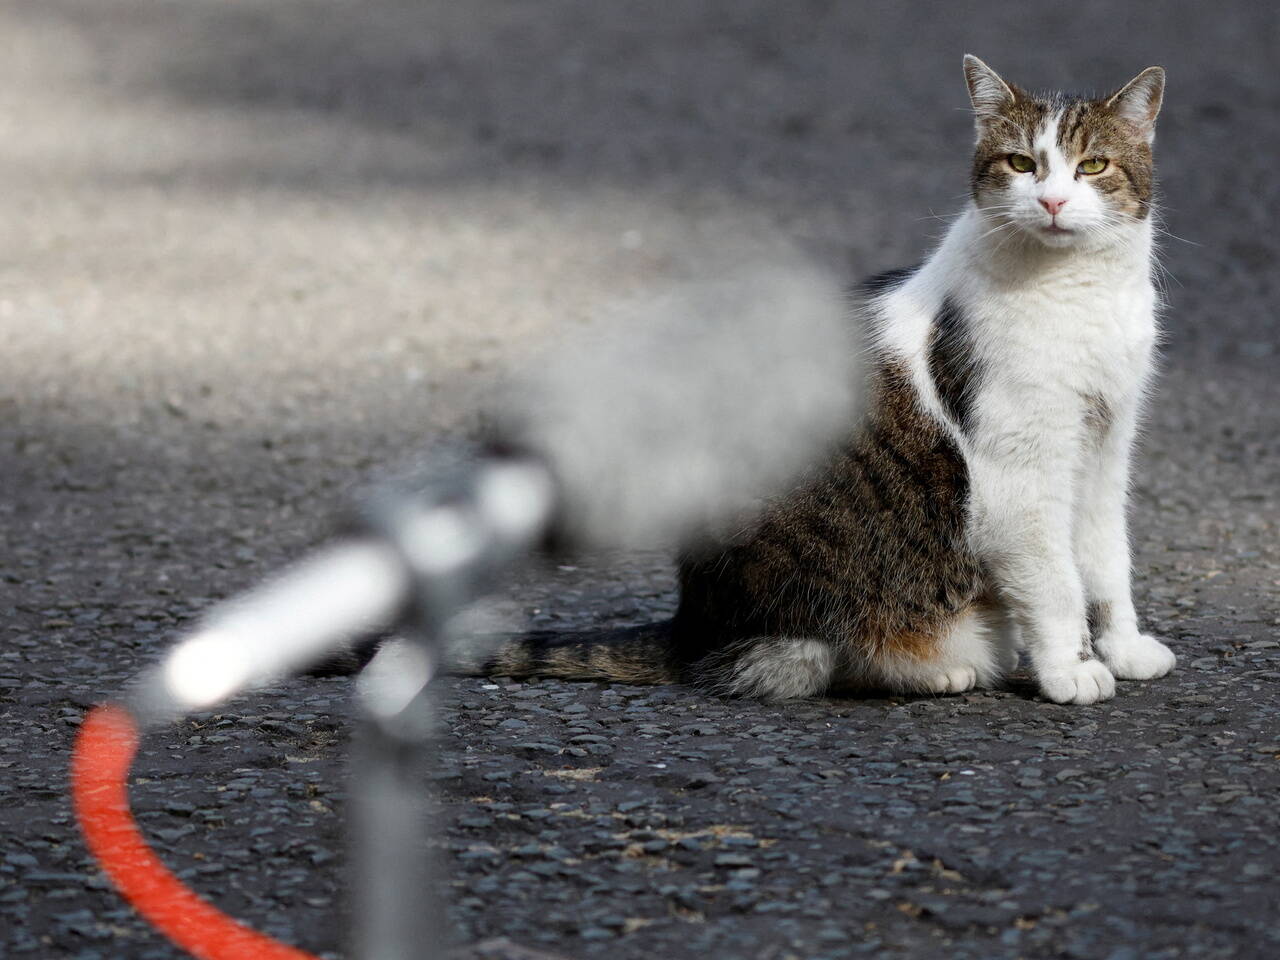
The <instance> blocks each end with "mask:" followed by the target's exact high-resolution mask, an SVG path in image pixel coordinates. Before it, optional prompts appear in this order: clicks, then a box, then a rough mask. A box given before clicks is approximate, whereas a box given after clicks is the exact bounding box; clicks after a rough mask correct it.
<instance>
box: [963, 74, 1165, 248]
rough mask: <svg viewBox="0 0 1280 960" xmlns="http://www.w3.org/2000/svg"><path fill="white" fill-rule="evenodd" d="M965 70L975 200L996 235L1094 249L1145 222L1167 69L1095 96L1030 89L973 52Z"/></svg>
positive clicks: (1054, 245)
mask: <svg viewBox="0 0 1280 960" xmlns="http://www.w3.org/2000/svg"><path fill="white" fill-rule="evenodd" d="M964 73H965V79H966V80H967V81H968V84H969V98H970V99H971V100H972V101H973V109H974V114H975V120H976V123H977V130H978V142H977V146H976V148H975V149H974V155H973V178H972V192H973V199H974V202H975V203H976V204H977V205H978V208H979V209H980V210H982V211H983V213H984V214H985V215H986V216H987V217H988V218H989V219H991V220H992V221H993V222H994V223H995V224H996V225H997V226H995V227H993V229H996V230H999V231H1000V233H1004V232H1006V231H1008V232H1017V233H1020V234H1022V235H1024V236H1031V237H1034V238H1035V239H1036V240H1038V241H1040V242H1041V243H1043V244H1045V245H1046V246H1051V247H1073V246H1096V245H1099V244H1105V243H1107V242H1109V241H1114V240H1117V239H1120V238H1121V237H1123V236H1124V235H1125V233H1126V232H1127V231H1126V227H1129V226H1132V225H1133V224H1136V223H1140V222H1141V221H1143V220H1144V219H1146V218H1147V216H1148V215H1149V214H1150V212H1151V188H1152V168H1151V142H1152V140H1153V139H1154V137H1155V123H1156V114H1157V113H1159V112H1160V101H1161V99H1162V97H1163V95H1164V70H1162V69H1161V68H1160V67H1148V68H1147V69H1146V70H1143V71H1142V72H1141V73H1140V74H1138V75H1137V76H1136V77H1134V78H1133V79H1132V80H1130V81H1129V82H1128V83H1127V84H1125V85H1124V86H1123V87H1121V88H1120V89H1119V90H1118V91H1116V92H1115V93H1112V94H1109V95H1107V96H1105V97H1100V98H1097V99H1090V98H1088V97H1076V96H1070V95H1066V94H1051V95H1035V94H1031V93H1027V92H1026V91H1024V90H1021V89H1019V88H1018V87H1016V86H1014V85H1013V84H1010V83H1006V82H1005V81H1004V80H1002V79H1001V78H1000V75H999V74H997V73H996V72H995V71H994V70H992V69H991V68H990V67H988V66H987V65H986V64H985V63H983V62H982V61H981V60H979V59H978V58H977V57H973V56H966V57H965V58H964Z"/></svg>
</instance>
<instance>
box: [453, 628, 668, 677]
mask: <svg viewBox="0 0 1280 960" xmlns="http://www.w3.org/2000/svg"><path fill="white" fill-rule="evenodd" d="M495 641H496V642H495ZM450 654H451V656H450V672H451V673H458V674H463V675H467V676H495V677H560V678H562V679H565V680H610V681H613V682H615V683H634V684H652V683H678V682H680V679H681V671H680V670H679V667H678V665H677V663H676V661H675V657H674V656H673V646H672V629H671V621H669V620H668V621H665V622H662V623H649V624H645V625H643V626H639V627H626V628H622V629H615V630H609V629H604V630H581V631H575V632H566V633H556V632H553V631H538V632H535V633H526V634H522V635H520V636H510V637H503V638H501V639H497V638H494V637H475V638H471V639H468V638H461V639H460V640H459V641H458V642H457V643H456V644H455V645H454V646H453V648H452V650H451V651H450Z"/></svg>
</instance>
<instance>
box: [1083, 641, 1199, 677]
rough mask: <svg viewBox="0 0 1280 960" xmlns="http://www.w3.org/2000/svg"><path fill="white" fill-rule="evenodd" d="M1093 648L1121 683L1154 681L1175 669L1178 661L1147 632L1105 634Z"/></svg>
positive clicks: (1171, 652)
mask: <svg viewBox="0 0 1280 960" xmlns="http://www.w3.org/2000/svg"><path fill="white" fill-rule="evenodd" d="M1094 649H1095V650H1096V651H1097V653H1098V656H1100V657H1102V659H1103V661H1104V662H1105V663H1106V665H1107V666H1108V667H1110V668H1111V672H1112V673H1113V674H1115V676H1116V678H1117V679H1119V680H1154V679H1155V678H1156V677H1163V676H1164V675H1165V674H1166V673H1168V672H1169V671H1170V670H1172V669H1173V666H1174V664H1175V663H1177V662H1178V658H1177V657H1175V656H1174V655H1173V651H1172V650H1170V649H1169V648H1168V647H1166V646H1165V645H1164V644H1163V643H1161V642H1160V641H1159V640H1157V639H1156V638H1155V637H1152V636H1148V635H1147V634H1145V633H1137V632H1135V633H1132V634H1130V635H1129V636H1119V635H1113V634H1109V633H1104V634H1103V635H1102V636H1101V637H1099V638H1098V640H1097V642H1096V643H1095V644H1094Z"/></svg>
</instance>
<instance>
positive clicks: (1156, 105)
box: [1107, 67, 1164, 143]
mask: <svg viewBox="0 0 1280 960" xmlns="http://www.w3.org/2000/svg"><path fill="white" fill-rule="evenodd" d="M1163 100H1164V68H1163V67H1147V69H1145V70H1143V71H1142V72H1141V73H1140V74H1138V75H1137V76H1136V77H1134V78H1133V79H1132V80H1130V81H1129V82H1128V83H1126V84H1125V85H1124V86H1123V87H1121V88H1120V89H1119V90H1118V91H1117V92H1116V93H1113V94H1112V95H1111V96H1110V97H1109V98H1108V99H1107V106H1108V107H1109V108H1110V109H1111V110H1113V111H1115V114H1116V116H1118V117H1119V118H1120V119H1121V120H1123V121H1124V122H1125V123H1127V124H1129V126H1131V127H1132V128H1133V130H1134V132H1135V133H1137V134H1138V136H1140V137H1142V138H1143V139H1144V140H1146V141H1147V143H1150V142H1151V141H1152V140H1154V139H1155V136H1156V114H1158V113H1159V112H1160V104H1161V102H1162V101H1163Z"/></svg>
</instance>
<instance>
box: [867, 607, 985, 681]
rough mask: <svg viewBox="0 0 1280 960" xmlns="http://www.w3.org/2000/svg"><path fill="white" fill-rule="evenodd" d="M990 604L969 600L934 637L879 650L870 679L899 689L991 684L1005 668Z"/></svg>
mask: <svg viewBox="0 0 1280 960" xmlns="http://www.w3.org/2000/svg"><path fill="white" fill-rule="evenodd" d="M993 618H994V613H993V610H992V608H990V607H987V606H985V605H981V604H974V605H972V606H970V607H969V608H968V609H967V610H965V611H964V612H963V613H961V614H959V615H958V616H957V617H956V618H955V619H954V620H952V621H951V623H950V624H948V625H947V626H946V627H944V628H943V630H942V632H941V633H939V635H938V636H937V637H935V638H932V642H930V643H927V644H916V645H913V648H912V649H911V650H909V651H892V652H883V653H880V654H879V655H877V656H876V657H875V659H874V663H873V665H872V667H871V673H872V676H871V678H870V679H872V681H873V682H876V683H878V684H881V685H883V686H886V687H888V688H889V689H890V690H894V691H899V692H903V693H939V694H942V693H964V692H965V691H967V690H972V689H974V688H975V687H989V686H991V685H992V684H993V683H994V682H995V681H996V680H997V679H998V678H999V677H1000V675H1001V674H1002V673H1003V672H1004V671H1003V670H1002V669H1001V667H1002V664H1001V656H1000V650H999V647H998V643H997V637H998V634H997V630H996V629H995V628H997V627H998V626H999V624H998V623H994V622H993Z"/></svg>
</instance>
